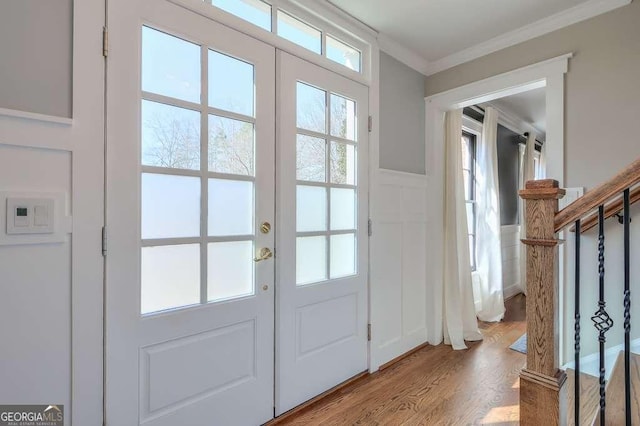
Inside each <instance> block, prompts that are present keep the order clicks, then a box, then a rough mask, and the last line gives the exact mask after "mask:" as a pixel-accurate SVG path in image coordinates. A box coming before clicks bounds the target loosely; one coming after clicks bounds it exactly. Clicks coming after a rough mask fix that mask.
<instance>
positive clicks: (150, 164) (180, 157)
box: [140, 26, 256, 314]
mask: <svg viewBox="0 0 640 426" xmlns="http://www.w3.org/2000/svg"><path fill="white" fill-rule="evenodd" d="M141 89H142V92H141V122H140V129H141V133H140V159H141V163H140V166H141V181H140V185H141V222H140V225H141V227H140V229H141V246H142V248H141V250H142V251H141V259H142V260H141V288H142V289H141V292H142V293H141V313H142V314H148V313H152V312H158V311H163V310H167V309H174V308H180V307H184V306H190V305H197V304H204V303H208V302H217V301H222V300H228V299H232V298H238V297H245V296H250V295H253V294H255V282H254V281H255V280H254V268H253V264H254V262H253V257H254V256H253V255H254V251H255V248H254V246H255V229H254V228H255V225H254V224H255V176H256V158H255V157H256V156H255V151H256V148H255V147H256V140H255V139H256V137H255V126H256V119H255V115H256V114H255V77H254V65H252V64H251V63H248V62H246V61H243V60H241V59H238V58H235V57H232V56H228V55H226V54H225V53H224V52H219V51H216V50H214V49H211V48H209V47H207V46H202V45H199V44H195V43H192V42H190V41H187V40H183V39H181V38H179V37H176V36H173V35H170V34H167V33H165V32H162V31H159V30H156V29H153V28H151V27H147V26H143V27H142V73H141Z"/></svg>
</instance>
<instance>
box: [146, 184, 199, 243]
mask: <svg viewBox="0 0 640 426" xmlns="http://www.w3.org/2000/svg"><path fill="white" fill-rule="evenodd" d="M141 225H142V226H141V228H142V238H143V239H149V238H183V237H198V236H200V178H197V177H187V176H172V175H160V174H152V173H143V174H142V223H141Z"/></svg>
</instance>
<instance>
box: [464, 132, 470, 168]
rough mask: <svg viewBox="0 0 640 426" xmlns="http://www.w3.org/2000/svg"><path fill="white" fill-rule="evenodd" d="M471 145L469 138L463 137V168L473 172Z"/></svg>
mask: <svg viewBox="0 0 640 426" xmlns="http://www.w3.org/2000/svg"><path fill="white" fill-rule="evenodd" d="M470 154H471V145H470V141H469V138H468V137H467V136H463V137H462V168H463V169H469V170H471V155H470Z"/></svg>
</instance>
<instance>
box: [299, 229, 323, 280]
mask: <svg viewBox="0 0 640 426" xmlns="http://www.w3.org/2000/svg"><path fill="white" fill-rule="evenodd" d="M326 279H327V238H326V237H324V236H320V237H299V238H296V283H297V284H298V285H300V284H309V283H315V282H318V281H324V280H326Z"/></svg>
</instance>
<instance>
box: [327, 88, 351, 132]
mask: <svg viewBox="0 0 640 426" xmlns="http://www.w3.org/2000/svg"><path fill="white" fill-rule="evenodd" d="M331 135H332V136H338V137H341V138H345V139H349V140H352V141H355V140H356V103H355V102H354V101H351V100H349V99H346V98H343V97H342V96H338V95H334V94H332V95H331Z"/></svg>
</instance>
